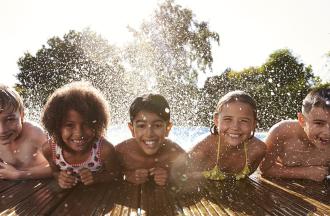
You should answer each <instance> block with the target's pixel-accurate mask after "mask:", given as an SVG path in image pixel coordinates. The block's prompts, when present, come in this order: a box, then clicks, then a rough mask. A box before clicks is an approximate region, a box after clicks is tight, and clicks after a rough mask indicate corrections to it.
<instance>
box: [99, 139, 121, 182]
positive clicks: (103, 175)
mask: <svg viewBox="0 0 330 216" xmlns="http://www.w3.org/2000/svg"><path fill="white" fill-rule="evenodd" d="M102 145H103V146H102V150H101V160H102V161H103V164H104V169H103V171H102V172H96V173H95V174H94V178H95V182H108V181H112V180H115V179H116V178H117V177H118V175H119V171H120V170H119V163H118V159H117V156H116V154H115V148H114V147H113V145H112V144H110V143H109V142H108V141H107V140H103V143H102Z"/></svg>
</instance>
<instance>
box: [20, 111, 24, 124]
mask: <svg viewBox="0 0 330 216" xmlns="http://www.w3.org/2000/svg"><path fill="white" fill-rule="evenodd" d="M21 121H22V122H23V121H24V112H21Z"/></svg>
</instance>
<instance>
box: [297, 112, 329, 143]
mask: <svg viewBox="0 0 330 216" xmlns="http://www.w3.org/2000/svg"><path fill="white" fill-rule="evenodd" d="M298 119H299V122H300V124H301V126H302V127H303V128H304V131H305V133H306V135H307V137H308V139H309V140H310V141H311V142H312V143H313V144H314V145H315V146H316V147H317V148H319V149H324V148H326V147H329V146H330V110H328V109H323V108H322V107H313V108H312V109H311V111H310V112H309V113H308V114H305V115H304V116H303V115H302V114H300V116H298Z"/></svg>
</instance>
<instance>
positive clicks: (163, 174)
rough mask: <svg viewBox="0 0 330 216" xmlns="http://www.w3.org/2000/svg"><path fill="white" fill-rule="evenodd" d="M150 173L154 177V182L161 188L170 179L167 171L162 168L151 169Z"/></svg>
mask: <svg viewBox="0 0 330 216" xmlns="http://www.w3.org/2000/svg"><path fill="white" fill-rule="evenodd" d="M149 173H150V175H151V176H154V180H155V182H156V184H158V185H160V186H164V185H165V184H166V181H167V178H168V173H167V170H166V169H164V168H160V167H157V168H151V169H150V170H149Z"/></svg>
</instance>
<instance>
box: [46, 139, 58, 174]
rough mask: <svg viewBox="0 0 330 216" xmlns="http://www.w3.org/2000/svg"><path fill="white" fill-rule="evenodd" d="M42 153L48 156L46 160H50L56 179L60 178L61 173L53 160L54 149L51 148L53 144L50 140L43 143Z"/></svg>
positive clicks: (50, 166)
mask: <svg viewBox="0 0 330 216" xmlns="http://www.w3.org/2000/svg"><path fill="white" fill-rule="evenodd" d="M42 153H43V155H44V157H45V158H46V160H47V161H48V164H49V168H50V170H51V173H52V174H53V176H54V177H55V179H58V175H59V172H60V171H59V169H58V168H57V166H56V165H55V163H54V161H53V155H52V149H51V145H50V143H49V142H48V141H47V142H45V143H44V144H43V146H42Z"/></svg>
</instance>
